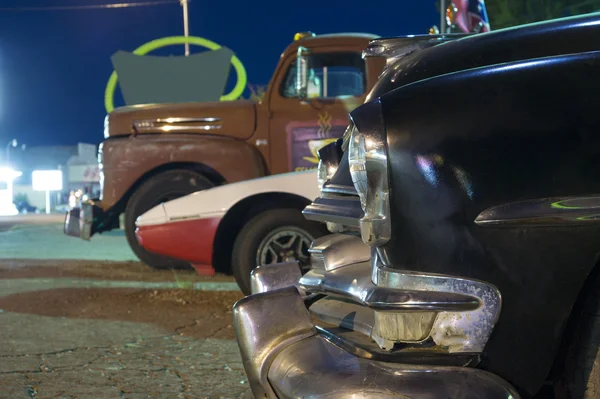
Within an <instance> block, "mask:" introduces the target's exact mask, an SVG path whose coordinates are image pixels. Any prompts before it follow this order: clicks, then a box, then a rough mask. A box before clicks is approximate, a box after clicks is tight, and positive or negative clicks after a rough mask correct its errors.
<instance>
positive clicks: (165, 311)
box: [0, 217, 252, 399]
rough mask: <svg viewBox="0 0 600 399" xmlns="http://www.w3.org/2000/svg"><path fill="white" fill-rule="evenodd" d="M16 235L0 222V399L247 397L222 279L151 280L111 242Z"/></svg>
mask: <svg viewBox="0 0 600 399" xmlns="http://www.w3.org/2000/svg"><path fill="white" fill-rule="evenodd" d="M21 223H24V221H23V220H22V219H21V220H17V221H16V222H15V221H12V222H10V223H9V222H7V221H6V220H0V387H1V388H0V398H11V399H20V398H29V399H30V398H40V399H41V398H72V399H79V398H86V399H87V398H90V399H92V398H93V399H105V398H106V399H108V398H131V399H137V398H251V397H252V396H251V394H250V390H249V387H248V383H247V380H246V377H245V374H244V371H243V367H242V363H241V359H240V356H239V351H238V348H237V343H236V341H235V340H234V331H233V327H232V319H231V308H232V305H233V303H235V301H236V300H238V299H240V298H241V297H242V294H241V292H240V291H239V290H237V287H236V285H235V283H234V281H233V279H232V278H231V277H230V276H224V275H217V276H215V277H214V278H207V277H199V276H197V275H196V274H195V273H194V272H192V271H177V272H171V271H154V270H151V269H149V268H147V267H146V266H144V265H141V264H140V263H138V262H135V261H133V259H134V257H133V254H131V253H130V251H129V248H128V247H127V244H126V243H125V238H124V237H123V236H122V235H119V234H113V235H108V236H99V237H94V238H93V239H92V241H91V242H84V241H81V240H77V239H75V238H71V237H65V236H64V235H63V234H62V226H61V225H58V224H56V221H53V220H52V219H51V218H46V219H43V218H42V217H40V218H35V217H34V218H32V221H26V222H25V223H27V224H21ZM65 259H67V260H65ZM69 259H70V260H69Z"/></svg>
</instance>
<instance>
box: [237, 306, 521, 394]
mask: <svg viewBox="0 0 600 399" xmlns="http://www.w3.org/2000/svg"><path fill="white" fill-rule="evenodd" d="M272 306H273V305H272ZM259 334H260V333H259ZM246 371H247V372H248V370H246ZM268 380H269V382H270V384H271V386H272V387H273V390H274V392H275V393H276V395H277V397H278V398H286V399H287V398H340V399H346V398H347V399H350V398H357V397H360V398H377V399H392V398H394V399H396V398H399V397H402V398H414V399H430V398H458V397H469V398H488V399H518V398H520V396H519V394H518V393H517V392H516V391H515V389H514V388H513V387H512V386H511V385H510V384H509V383H508V382H506V381H504V380H503V379H501V378H500V377H498V376H496V375H494V374H491V373H489V372H487V371H483V370H479V369H476V368H469V367H452V366H424V365H410V364H398V363H384V362H378V361H374V360H369V359H364V358H361V357H356V356H353V355H352V354H350V353H348V352H346V351H344V350H343V349H341V348H340V347H338V346H336V345H334V344H332V343H331V342H329V341H328V340H326V339H325V338H323V337H322V336H320V335H316V336H311V337H309V338H306V339H304V340H301V341H297V342H296V343H294V344H292V345H289V346H287V347H285V348H284V349H282V350H281V352H280V353H279V354H278V355H277V356H276V357H275V359H274V360H273V362H272V364H271V367H270V369H269V373H268ZM255 396H256V397H257V398H258V397H266V396H258V395H256V394H255Z"/></svg>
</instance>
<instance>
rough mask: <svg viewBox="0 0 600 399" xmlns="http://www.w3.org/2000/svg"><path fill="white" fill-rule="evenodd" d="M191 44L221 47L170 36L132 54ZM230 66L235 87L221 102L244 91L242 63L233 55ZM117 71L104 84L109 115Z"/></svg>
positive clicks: (152, 42)
mask: <svg viewBox="0 0 600 399" xmlns="http://www.w3.org/2000/svg"><path fill="white" fill-rule="evenodd" d="M186 43H189V44H192V45H195V46H200V47H205V48H207V49H209V50H218V49H220V48H221V46H220V45H219V44H217V43H215V42H213V41H210V40H208V39H205V38H203V37H197V36H189V37H186V36H170V37H163V38H161V39H156V40H152V41H151V42H148V43H146V44H142V45H141V46H140V47H138V48H136V49H135V50H133V54H136V55H146V54H148V53H149V52H151V51H154V50H157V49H159V48H162V47H167V46H173V45H177V44H186ZM231 64H232V65H233V68H234V69H235V73H236V74H237V82H236V84H235V87H234V88H233V89H232V90H231V91H230V92H229V93H227V94H224V95H222V96H221V101H233V100H237V99H238V98H239V97H240V96H241V95H242V93H243V92H244V89H245V88H246V83H247V76H246V68H244V65H243V64H242V61H240V59H239V58H238V57H236V56H235V55H234V56H233V57H232V58H231ZM118 79H119V78H118V76H117V71H113V72H112V74H111V75H110V78H108V83H107V84H106V89H105V91H104V108H106V112H107V113H109V112H111V111H112V110H113V109H114V108H115V104H114V97H115V90H116V89H117V81H118Z"/></svg>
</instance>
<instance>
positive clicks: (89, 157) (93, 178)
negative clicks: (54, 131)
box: [0, 143, 100, 209]
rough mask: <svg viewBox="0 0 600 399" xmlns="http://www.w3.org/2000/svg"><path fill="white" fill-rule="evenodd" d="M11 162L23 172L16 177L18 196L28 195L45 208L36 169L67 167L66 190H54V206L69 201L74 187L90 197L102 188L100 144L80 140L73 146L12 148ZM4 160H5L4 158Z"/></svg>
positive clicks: (65, 175)
mask: <svg viewBox="0 0 600 399" xmlns="http://www.w3.org/2000/svg"><path fill="white" fill-rule="evenodd" d="M9 151H10V159H9V165H10V167H12V168H13V169H15V170H17V171H20V172H22V173H23V174H22V175H21V177H19V178H17V179H16V180H15V184H14V190H13V192H14V196H15V198H17V199H18V198H19V197H20V195H21V196H22V195H27V198H28V200H29V203H30V205H33V206H35V207H38V208H40V209H42V208H45V206H46V205H45V204H46V200H45V193H44V192H39V191H34V190H33V188H32V186H31V184H32V182H31V174H32V172H33V171H34V170H61V171H63V190H62V192H56V193H52V200H51V203H52V206H53V207H54V206H58V205H64V204H67V203H68V198H69V193H70V191H71V190H73V191H76V190H82V191H84V192H85V193H87V194H88V195H89V196H90V197H93V196H94V195H98V194H99V191H100V173H99V172H100V171H99V165H98V158H97V146H96V145H94V144H85V143H79V144H77V145H73V146H36V147H27V148H26V149H24V150H21V149H20V148H14V149H9ZM0 163H4V162H0Z"/></svg>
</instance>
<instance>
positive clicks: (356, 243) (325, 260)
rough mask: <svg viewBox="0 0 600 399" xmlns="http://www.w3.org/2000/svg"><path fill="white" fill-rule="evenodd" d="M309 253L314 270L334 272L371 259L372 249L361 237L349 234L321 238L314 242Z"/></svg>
mask: <svg viewBox="0 0 600 399" xmlns="http://www.w3.org/2000/svg"><path fill="white" fill-rule="evenodd" d="M308 252H310V259H311V265H312V268H313V269H322V270H334V269H337V268H339V267H342V266H346V265H349V264H352V263H359V262H364V261H367V260H369V259H371V247H369V246H368V245H366V244H365V243H363V242H362V240H361V239H360V238H359V237H356V236H351V235H347V234H330V235H326V236H323V237H319V238H317V239H315V240H314V241H313V242H312V244H311V246H310V248H309V249H308Z"/></svg>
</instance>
